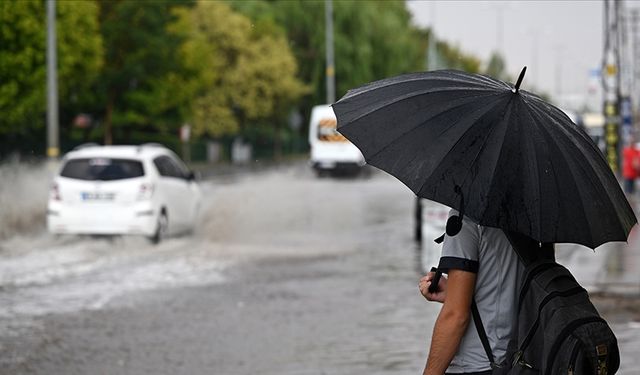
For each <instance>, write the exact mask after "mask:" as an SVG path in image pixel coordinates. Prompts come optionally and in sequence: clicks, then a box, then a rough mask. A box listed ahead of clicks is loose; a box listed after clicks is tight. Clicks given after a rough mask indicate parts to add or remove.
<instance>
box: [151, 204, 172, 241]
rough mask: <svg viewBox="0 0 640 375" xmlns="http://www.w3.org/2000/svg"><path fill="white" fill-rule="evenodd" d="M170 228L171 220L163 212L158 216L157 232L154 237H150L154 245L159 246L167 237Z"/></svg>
mask: <svg viewBox="0 0 640 375" xmlns="http://www.w3.org/2000/svg"><path fill="white" fill-rule="evenodd" d="M168 227H169V218H168V217H167V214H166V212H164V211H162V212H161V213H160V216H158V222H157V223H156V232H155V233H154V234H153V236H151V237H149V240H150V241H151V243H152V244H154V245H157V244H159V243H160V242H161V241H162V239H163V238H164V237H165V236H166V235H167V229H168Z"/></svg>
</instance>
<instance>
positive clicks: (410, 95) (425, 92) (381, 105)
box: [338, 87, 493, 131]
mask: <svg viewBox="0 0 640 375" xmlns="http://www.w3.org/2000/svg"><path fill="white" fill-rule="evenodd" d="M447 91H463V92H469V91H478V92H487V93H489V95H490V94H492V93H493V91H491V90H487V89H482V88H466V87H442V88H438V89H426V90H421V91H412V92H410V93H408V94H405V95H401V96H396V97H394V98H393V100H389V101H385V102H383V103H379V104H377V107H374V108H373V109H372V110H368V111H367V112H365V113H363V114H361V115H358V116H357V117H355V118H353V119H350V120H349V122H348V123H347V124H345V125H343V126H341V128H343V129H344V128H347V127H349V126H350V125H353V124H354V123H355V122H356V121H359V120H362V119H363V118H366V117H368V116H370V115H373V114H374V113H376V112H378V111H380V110H383V109H386V108H387V107H389V106H390V105H393V104H396V103H398V102H401V101H403V100H407V99H411V98H415V97H417V96H421V95H429V94H437V93H442V92H447ZM477 96H481V95H477ZM465 104H466V103H465ZM452 108H457V107H452ZM434 117H435V116H434ZM338 131H340V129H338Z"/></svg>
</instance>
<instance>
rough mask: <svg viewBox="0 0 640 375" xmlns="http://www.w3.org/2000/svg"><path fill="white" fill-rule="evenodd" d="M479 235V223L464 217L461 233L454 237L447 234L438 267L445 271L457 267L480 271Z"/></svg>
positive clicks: (474, 271)
mask: <svg viewBox="0 0 640 375" xmlns="http://www.w3.org/2000/svg"><path fill="white" fill-rule="evenodd" d="M479 237H480V230H479V228H478V225H476V224H475V223H474V222H472V221H471V220H469V219H467V218H463V220H462V229H461V230H460V233H458V234H457V235H455V236H453V237H450V236H448V235H447V236H445V238H444V242H443V244H442V257H441V258H440V264H439V265H438V269H440V270H442V271H443V272H448V271H449V270H451V269H456V270H462V271H467V272H473V273H478V264H479V263H478V258H479V254H478V251H479V248H478V243H479Z"/></svg>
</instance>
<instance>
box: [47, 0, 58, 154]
mask: <svg viewBox="0 0 640 375" xmlns="http://www.w3.org/2000/svg"><path fill="white" fill-rule="evenodd" d="M57 60H58V57H57V48H56V1H55V0H47V157H48V158H49V159H50V160H53V159H56V158H57V157H58V155H59V154H60V148H59V146H58V142H59V139H58V73H57V65H58V62H57Z"/></svg>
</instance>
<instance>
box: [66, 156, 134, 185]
mask: <svg viewBox="0 0 640 375" xmlns="http://www.w3.org/2000/svg"><path fill="white" fill-rule="evenodd" d="M60 176H62V177H66V178H73V179H76V180H87V181H113V180H124V179H127V178H136V177H142V176H144V168H143V166H142V163H141V162H140V161H138V160H131V159H111V158H87V159H71V160H69V161H67V163H66V164H65V165H64V167H63V168H62V171H61V172H60Z"/></svg>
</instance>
